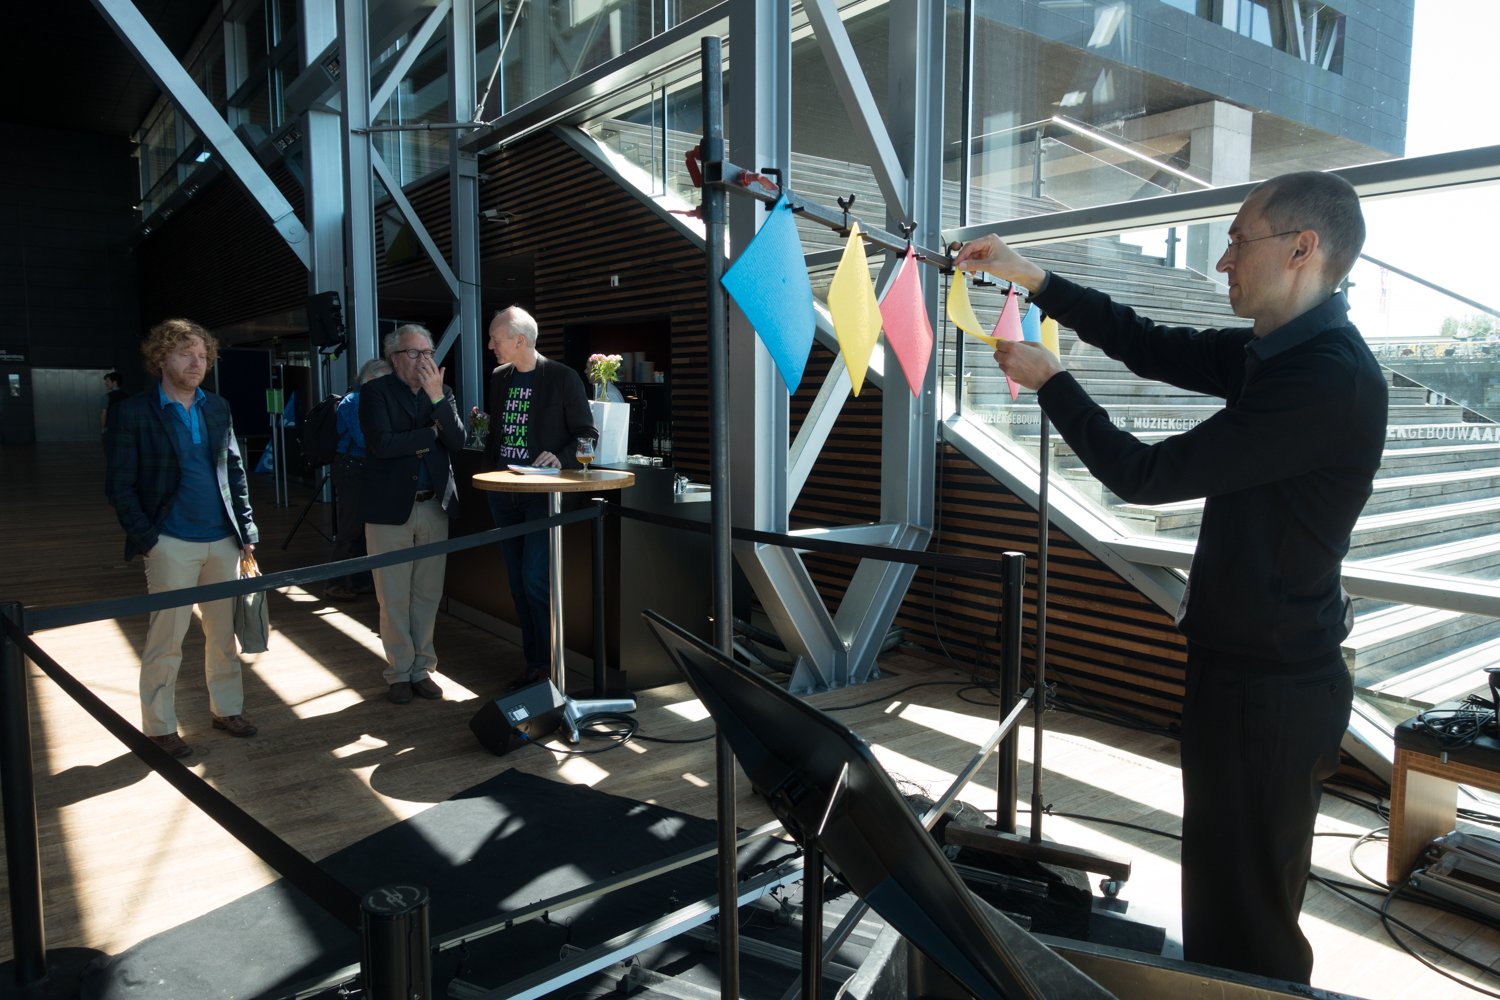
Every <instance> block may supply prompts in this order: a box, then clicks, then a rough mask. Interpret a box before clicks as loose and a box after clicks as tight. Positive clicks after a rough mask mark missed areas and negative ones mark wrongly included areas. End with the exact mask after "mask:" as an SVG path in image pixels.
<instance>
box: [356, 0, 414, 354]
mask: <svg viewBox="0 0 1500 1000" xmlns="http://www.w3.org/2000/svg"><path fill="white" fill-rule="evenodd" d="M338 7H339V11H338V13H339V65H340V66H342V67H343V70H342V72H340V73H339V93H340V100H341V107H342V108H343V118H344V122H343V124H344V135H343V139H344V248H345V260H346V270H347V273H348V281H347V288H348V294H347V295H346V296H345V299H344V324H345V326H347V327H348V329H349V336H350V343H351V346H352V347H353V350H352V351H351V354H352V357H351V358H350V359H349V363H350V366H351V367H350V371H351V373H352V372H353V371H354V370H356V369H358V367H359V366H360V365H362V364H364V363H365V362H366V361H368V360H370V359H371V358H378V357H380V356H381V350H380V342H379V341H380V325H379V320H378V317H379V315H380V313H379V305H378V302H377V295H378V292H377V286H376V273H375V179H374V176H373V175H372V163H371V161H372V158H373V155H374V152H375V150H374V147H373V146H372V145H371V142H370V137H369V135H368V134H361V133H358V132H356V131H355V130H356V129H364V128H368V127H369V125H370V72H369V69H368V67H369V65H370V35H369V16H368V11H367V10H366V0H338ZM396 191H397V193H399V191H400V188H399V187H398V188H397V189H396ZM408 221H410V220H408Z"/></svg>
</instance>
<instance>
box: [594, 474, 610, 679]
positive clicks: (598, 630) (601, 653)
mask: <svg viewBox="0 0 1500 1000" xmlns="http://www.w3.org/2000/svg"><path fill="white" fill-rule="evenodd" d="M604 504H605V500H604V498H603V497H594V510H595V512H596V516H595V518H594V535H593V539H594V544H593V550H594V552H593V555H594V697H595V698H604V697H606V694H605V691H604V668H605V666H606V664H605V662H604V658H605V656H606V655H608V653H607V650H606V648H605V642H604V627H605V608H604Z"/></svg>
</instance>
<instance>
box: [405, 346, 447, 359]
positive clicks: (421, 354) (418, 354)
mask: <svg viewBox="0 0 1500 1000" xmlns="http://www.w3.org/2000/svg"><path fill="white" fill-rule="evenodd" d="M396 353H397V354H404V355H406V356H407V357H408V358H411V359H412V360H413V361H416V360H418V359H420V358H432V357H436V356H437V351H431V350H428V351H419V350H417V349H416V348H415V347H413V348H411V349H409V350H405V351H397V352H396Z"/></svg>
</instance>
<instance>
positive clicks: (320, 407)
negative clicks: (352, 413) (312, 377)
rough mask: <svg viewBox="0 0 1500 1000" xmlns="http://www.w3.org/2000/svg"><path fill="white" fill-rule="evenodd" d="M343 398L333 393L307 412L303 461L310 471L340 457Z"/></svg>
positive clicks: (303, 436) (303, 440) (304, 425)
mask: <svg viewBox="0 0 1500 1000" xmlns="http://www.w3.org/2000/svg"><path fill="white" fill-rule="evenodd" d="M343 398H344V397H343V396H340V395H339V394H338V393H336V392H331V393H329V394H328V395H327V396H324V397H323V398H322V399H321V400H319V401H318V403H317V404H316V405H314V406H313V408H312V409H311V410H308V411H307V417H306V418H305V419H304V421H303V425H302V461H303V462H304V463H305V464H306V465H307V467H308V468H310V469H316V468H317V467H318V466H320V465H329V464H330V463H332V462H333V460H334V459H335V458H337V457H338V454H339V420H338V408H339V403H340V402H341V401H342V400H343Z"/></svg>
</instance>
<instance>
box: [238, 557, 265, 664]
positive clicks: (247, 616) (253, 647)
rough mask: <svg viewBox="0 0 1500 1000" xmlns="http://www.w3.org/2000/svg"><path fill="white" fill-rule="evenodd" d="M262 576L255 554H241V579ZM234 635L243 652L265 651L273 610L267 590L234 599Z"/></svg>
mask: <svg viewBox="0 0 1500 1000" xmlns="http://www.w3.org/2000/svg"><path fill="white" fill-rule="evenodd" d="M253 576H260V568H259V567H258V566H256V565H255V556H254V555H253V554H252V553H249V552H242V554H241V555H240V579H241V580H247V579H249V578H250V577H253ZM234 636H235V638H236V639H238V640H239V641H240V652H242V653H264V652H265V651H266V645H267V643H268V642H269V641H270V639H271V612H270V609H269V608H268V607H267V606H266V592H265V591H264V590H258V591H256V592H255V593H253V594H244V595H241V596H240V597H236V598H235V599H234Z"/></svg>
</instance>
